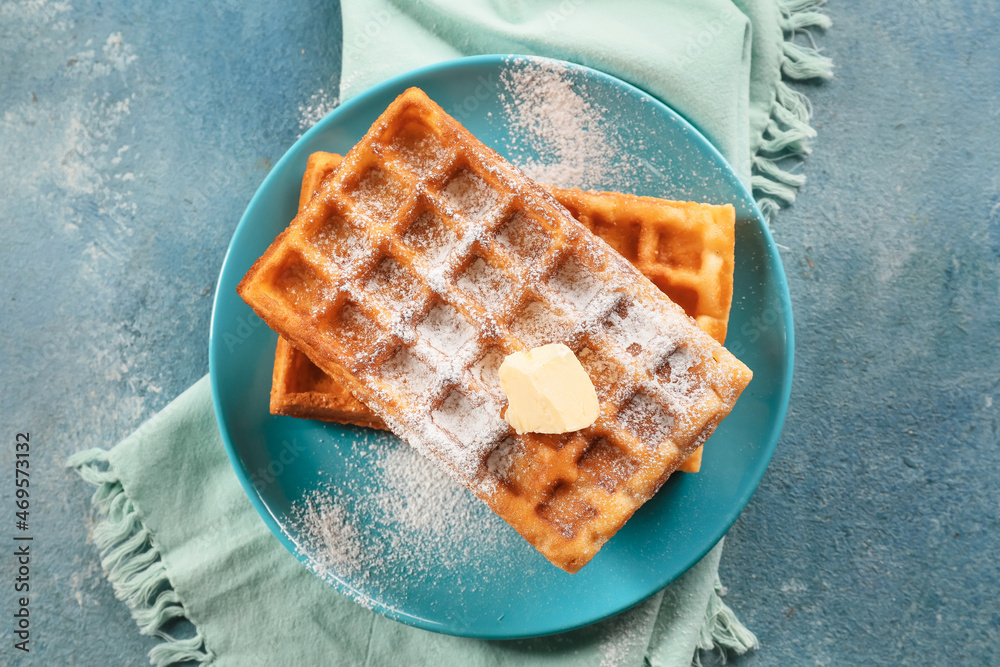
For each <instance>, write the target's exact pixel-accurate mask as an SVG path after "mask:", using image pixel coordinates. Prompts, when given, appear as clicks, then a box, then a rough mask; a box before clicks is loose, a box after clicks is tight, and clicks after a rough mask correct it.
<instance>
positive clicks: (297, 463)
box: [209, 55, 793, 638]
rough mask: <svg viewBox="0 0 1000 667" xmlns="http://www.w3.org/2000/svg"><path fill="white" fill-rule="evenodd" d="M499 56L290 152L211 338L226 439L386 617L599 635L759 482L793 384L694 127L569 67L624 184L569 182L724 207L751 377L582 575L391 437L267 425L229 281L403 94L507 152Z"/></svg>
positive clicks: (341, 582) (313, 562) (365, 98)
mask: <svg viewBox="0 0 1000 667" xmlns="http://www.w3.org/2000/svg"><path fill="white" fill-rule="evenodd" d="M511 59H512V57H511V56H498V55H493V56H479V57H473V58H463V59H459V60H454V61H450V62H446V63H441V64H439V65H434V66H432V67H428V68H424V69H421V70H417V71H415V72H411V73H409V74H405V75H403V76H399V77H396V78H394V79H392V80H389V81H386V82H385V83H382V84H380V85H378V86H376V87H374V88H372V89H370V90H368V91H367V92H365V93H364V94H361V95H358V96H357V97H355V98H354V99H351V100H350V101H348V102H346V103H344V104H343V105H341V106H340V107H338V108H337V109H336V110H334V111H333V112H331V113H330V114H329V115H328V116H326V118H324V119H323V120H322V121H320V122H319V123H317V124H316V126H315V127H313V128H312V129H310V130H309V131H308V132H307V133H306V134H305V135H303V136H302V138H301V139H299V140H298V141H297V142H295V145H293V146H292V147H291V149H290V150H289V151H288V152H287V153H286V154H285V155H284V157H282V158H281V160H280V161H278V163H277V164H276V165H275V166H274V169H272V170H271V173H270V174H268V176H267V178H265V179H264V182H263V184H261V186H260V189H259V190H257V193H256V194H255V195H254V197H253V199H252V200H251V201H250V205H249V206H248V207H247V210H246V212H245V213H244V215H243V219H242V220H240V223H239V226H238V227H237V229H236V233H235V234H234V235H233V239H232V242H231V243H230V245H229V250H228V252H227V254H226V258H225V262H224V264H223V266H222V271H221V274H220V276H219V284H218V289H217V291H216V295H215V304H214V310H213V313H212V329H211V334H210V340H209V346H210V350H209V360H210V367H211V378H212V395H213V398H214V401H215V411H216V416H217V417H218V421H219V427H220V429H221V431H222V438H223V441H224V442H225V445H226V449H227V451H228V453H229V458H230V460H231V461H232V464H233V468H234V469H235V471H236V475H237V477H238V478H239V480H240V482H241V483H242V484H243V487H244V488H245V489H246V492H247V495H248V496H249V497H250V500H251V501H252V502H253V505H254V507H256V508H257V511H258V512H260V515H261V517H263V519H264V521H265V522H266V523H267V525H268V526H269V527H270V529H271V531H272V532H273V533H274V535H275V536H276V537H277V538H278V540H280V541H281V543H282V544H284V545H285V547H287V548H288V549H289V551H291V552H292V553H293V554H295V556H296V557H297V558H299V560H300V561H302V562H303V563H305V564H306V565H307V566H308V567H310V568H311V569H312V570H313V571H314V572H316V573H317V574H319V575H320V576H322V577H323V578H324V579H325V580H327V581H328V582H329V583H330V584H331V585H332V586H333V587H334V588H336V589H337V590H339V591H340V592H342V593H345V594H347V595H349V596H351V597H353V598H354V599H356V600H358V601H360V602H361V603H363V604H365V605H366V606H368V607H370V608H372V609H374V610H375V611H377V612H379V613H382V614H384V615H386V616H388V617H389V618H393V619H395V620H398V621H401V622H403V623H407V624H410V625H414V626H417V627H420V628H424V629H427V630H432V631H435V632H442V633H447V634H452V635H460V636H468V637H483V638H515V637H530V636H539V635H545V634H551V633H556V632H562V631H565V630H570V629H573V628H577V627H580V626H583V625H586V624H588V623H593V622H594V621H598V620H600V619H602V618H605V617H608V616H611V615H612V614H616V613H618V612H620V611H623V610H625V609H627V608H629V607H631V606H632V605H635V604H636V603H638V602H640V601H641V600H643V599H645V598H646V597H648V596H649V595H652V594H653V593H655V592H657V591H659V590H660V589H661V588H663V587H664V586H666V585H667V584H668V583H670V582H671V581H673V580H674V579H675V578H676V577H677V576H679V575H680V574H682V573H683V572H685V571H686V570H687V569H688V568H689V567H691V566H692V565H693V564H694V563H696V562H697V561H698V560H699V559H700V558H701V557H702V556H704V555H705V554H706V553H707V552H708V551H709V549H711V548H712V546H713V545H714V544H715V543H716V542H718V541H719V539H720V538H721V537H722V536H723V535H724V534H725V532H726V530H727V529H728V528H729V526H730V525H732V523H733V522H734V521H735V520H736V517H737V516H739V514H740V512H741V511H742V510H743V507H744V506H745V505H746V504H747V501H748V500H749V499H750V496H751V494H752V493H753V492H754V489H755V488H756V487H757V484H758V482H759V481H760V479H761V476H762V475H763V474H764V470H765V468H766V467H767V464H768V461H769V460H770V458H771V453H772V452H773V451H774V447H775V443H776V442H777V440H778V435H779V433H780V431H781V425H782V422H783V421H784V418H785V411H786V408H787V406H788V397H789V391H790V387H791V379H792V356H793V337H792V311H791V304H790V301H789V295H788V287H787V284H786V281H785V274H784V271H783V270H782V266H781V260H780V259H779V257H778V252H777V250H776V248H775V245H774V241H773V239H772V238H771V234H770V232H769V231H768V228H767V225H766V223H765V222H764V219H763V218H762V217H761V214H760V211H759V210H758V209H757V206H756V205H755V204H754V202H753V198H752V197H751V195H750V193H749V192H748V191H747V189H746V187H745V186H744V185H743V184H742V183H741V182H740V180H739V179H738V178H737V176H736V174H735V173H734V172H733V169H732V168H731V167H730V166H729V165H728V164H727V163H726V161H725V160H724V159H723V158H722V156H721V155H720V154H719V153H718V152H717V151H716V150H715V148H713V147H712V145H711V144H710V143H709V142H708V141H707V140H706V139H705V138H704V137H703V136H702V135H701V134H700V133H699V132H698V131H697V130H695V129H694V128H693V127H692V126H691V125H690V124H689V123H687V122H686V121H685V120H684V119H683V118H681V117H680V116H679V115H678V114H677V113H675V112H674V111H672V110H671V109H669V108H668V107H666V106H664V105H663V104H661V103H660V102H658V101H657V100H655V99H653V98H652V97H650V96H649V95H647V94H646V93H644V92H643V91H641V90H639V89H638V88H635V87H634V86H631V85H629V84H628V83H625V82H623V81H621V80H619V79H616V78H614V77H612V76H609V75H607V74H604V73H601V72H598V71H595V70H592V69H588V68H586V67H582V66H579V65H572V64H569V63H563V64H562V65H564V66H565V67H566V68H567V69H566V71H565V75H564V76H565V77H567V78H568V79H569V80H570V81H571V82H572V85H573V90H574V91H575V92H576V93H577V94H578V95H580V96H582V97H583V98H584V99H586V100H587V101H588V102H589V103H590V105H591V108H592V109H599V110H603V113H604V116H605V118H604V123H603V124H602V126H601V131H603V132H604V133H605V134H606V135H607V136H609V137H611V140H613V141H614V142H615V143H616V145H619V146H625V147H627V150H628V155H623V156H622V160H621V165H622V169H621V171H620V172H616V174H615V175H614V176H611V177H606V178H604V179H603V180H602V179H598V180H597V182H588V183H581V184H580V185H582V186H586V187H591V188H598V189H602V188H603V189H607V190H616V189H617V190H623V191H631V192H634V193H636V194H640V195H655V196H657V197H665V198H668V199H683V200H697V201H706V202H713V203H724V202H730V203H732V204H734V205H735V207H736V217H737V223H736V274H735V281H734V283H735V294H734V298H733V308H732V313H731V316H730V325H729V337H728V339H727V341H726V343H727V347H728V348H729V349H730V350H731V351H732V352H733V353H735V354H736V355H737V356H738V357H739V358H740V359H742V360H743V361H744V362H745V363H746V364H747V365H748V366H749V367H750V368H751V369H752V370H753V372H754V378H753V381H752V382H751V383H750V386H749V387H748V388H747V389H746V391H744V393H743V395H742V397H741V398H740V400H739V402H738V403H737V405H736V408H735V409H734V410H733V412H732V414H731V415H730V416H729V417H728V418H727V419H726V420H725V421H724V422H723V423H722V425H721V426H720V427H719V428H718V429H717V430H716V432H715V434H714V435H713V436H712V438H711V439H710V440H709V442H708V443H707V445H706V448H705V452H706V453H705V459H704V466H703V469H702V472H701V473H699V474H697V475H687V474H678V475H674V476H673V477H671V478H670V479H669V480H668V481H667V483H666V484H665V485H664V486H663V488H662V489H661V490H660V492H659V493H658V494H657V495H656V496H655V497H654V498H653V499H652V500H650V501H649V502H648V503H646V504H645V505H644V506H643V507H642V508H641V509H640V510H639V511H638V512H636V513H635V516H633V518H632V519H631V520H630V521H629V522H628V523H627V524H626V525H625V527H624V528H622V530H621V531H619V533H618V534H617V535H616V536H615V537H614V538H613V539H611V540H610V541H609V542H608V543H607V544H606V545H605V546H604V548H603V549H602V550H601V551H600V553H599V554H598V555H597V556H596V557H595V558H594V559H593V561H591V563H590V564H589V565H587V566H586V567H585V568H584V569H583V570H581V571H580V572H579V573H578V574H576V575H569V574H566V573H565V572H563V571H562V570H559V569H558V568H556V567H555V566H552V565H550V564H549V563H548V562H547V561H546V560H545V559H544V558H543V557H542V556H541V555H539V554H538V553H537V552H536V551H535V550H534V549H533V548H532V547H531V546H530V545H528V544H527V543H526V542H524V541H523V540H522V539H520V537H518V536H517V534H516V533H514V532H513V530H512V529H510V528H509V526H507V525H506V524H505V523H503V522H502V521H501V520H500V519H498V518H497V517H495V515H493V514H492V513H491V512H489V510H487V509H486V508H485V506H483V505H482V504H481V503H478V501H474V499H472V498H471V496H470V495H467V492H465V491H464V490H461V489H458V488H457V487H451V486H449V485H448V483H444V484H437V483H434V484H430V483H425V482H422V481H420V479H415V478H411V479H410V480H409V481H407V480H406V479H405V474H403V473H407V471H412V470H416V469H417V468H419V467H420V461H418V460H415V459H414V458H413V457H414V456H415V455H411V454H410V453H409V449H408V448H407V447H406V445H405V444H403V443H401V442H400V441H398V440H397V439H395V438H393V437H392V436H389V435H382V434H376V433H374V432H371V431H366V430H365V429H356V428H352V427H342V426H336V425H331V424H324V423H321V422H313V421H307V420H299V419H293V418H289V417H274V416H272V415H270V414H269V413H268V396H269V391H270V386H271V370H272V364H273V355H274V346H275V341H276V335H275V334H274V333H273V332H272V331H271V330H270V329H268V328H267V327H266V326H264V325H263V323H262V322H261V320H260V319H259V318H257V316H256V315H255V314H254V313H253V312H252V311H251V310H250V308H249V307H248V306H246V305H245V304H244V303H243V301H242V300H241V299H240V298H239V296H238V295H237V294H236V285H237V284H238V283H239V281H240V279H241V278H242V277H243V275H244V273H245V272H246V271H247V270H248V269H249V268H250V266H251V265H252V264H253V262H254V260H256V259H257V257H258V256H260V255H261V254H262V253H263V252H264V250H265V249H266V248H267V246H268V245H269V244H270V243H271V241H272V240H274V237H275V236H276V235H277V234H278V233H279V232H280V231H281V230H282V229H283V228H284V227H285V226H286V225H287V224H288V221H289V220H291V219H292V218H293V217H294V215H295V211H296V205H297V199H298V192H299V185H300V181H301V177H302V172H303V170H304V168H305V164H306V158H307V157H308V156H309V154H310V153H312V152H313V151H317V150H324V151H331V152H339V153H346V152H347V151H348V150H349V149H350V148H351V147H352V146H353V145H354V144H355V143H356V142H357V140H358V139H360V138H361V137H362V136H363V135H364V133H365V132H366V131H367V130H368V128H369V126H370V125H371V123H372V122H373V121H374V120H375V118H376V117H378V115H379V114H380V113H381V112H382V111H383V110H384V109H385V108H386V107H387V106H388V105H389V103H390V102H391V101H392V100H393V99H394V98H395V97H396V96H397V95H398V94H399V93H401V92H402V91H403V90H404V89H406V88H408V87H410V86H419V87H420V88H422V89H423V90H424V91H426V92H427V94H428V95H430V97H431V98H432V99H434V100H435V101H437V102H438V103H439V104H440V105H441V106H442V107H444V108H445V110H446V111H448V112H449V113H452V114H453V115H456V116H457V117H458V118H459V120H460V121H461V122H462V123H463V124H464V125H465V126H466V127H468V128H469V130H471V131H472V133H473V134H475V135H476V136H477V137H479V139H481V140H482V141H484V142H485V143H486V144H487V145H489V146H491V147H493V148H494V149H496V150H497V151H498V152H499V153H501V154H503V155H505V156H506V155H509V154H510V152H511V149H510V148H509V144H510V142H511V135H510V134H509V132H508V130H509V128H508V126H507V122H506V120H505V113H504V108H503V104H502V102H501V99H500V96H499V95H498V94H497V88H498V86H499V85H500V83H499V82H501V81H502V79H501V73H502V72H504V71H505V68H508V67H510V66H511ZM536 62H543V61H537V60H536ZM549 62H550V64H551V61H549ZM524 157H525V154H524V153H521V154H520V158H521V159H524ZM529 157H530V156H529ZM407 457H410V458H409V459H408V458H407ZM438 481H440V480H438ZM407 485H409V487H408V486H407ZM429 489H430V491H429ZM317 493H319V494H323V495H322V497H324V498H327V500H329V501H332V502H330V503H329V504H328V506H327V507H326V509H327V515H326V516H327V520H328V521H329V520H331V517H332V518H333V519H336V521H334V522H333V523H331V524H330V525H332V526H334V527H335V528H337V530H338V531H339V532H337V533H336V535H335V538H336V539H334V540H333V542H334V543H335V544H336V545H337V549H339V550H340V551H339V552H336V553H324V552H322V550H319V551H317V549H316V548H315V547H316V540H315V539H311V538H310V535H312V534H311V533H309V531H308V524H307V522H305V521H304V518H303V517H304V515H303V514H302V513H301V512H299V511H298V510H297V508H301V507H302V506H303V505H304V504H305V503H307V501H309V500H310V499H312V500H313V501H316V500H317V499H318V498H320V497H321V496H317ZM428 494H430V495H428ZM435 494H436V495H435ZM407 503H409V504H407ZM420 503H424V505H423V506H421V505H420ZM314 504H315V503H314ZM312 537H315V535H312ZM334 551H336V549H335V550H334Z"/></svg>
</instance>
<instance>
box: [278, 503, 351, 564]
mask: <svg viewBox="0 0 1000 667" xmlns="http://www.w3.org/2000/svg"><path fill="white" fill-rule="evenodd" d="M291 518H292V521H293V523H294V524H295V525H296V527H297V529H298V530H297V532H298V534H300V535H302V536H303V537H302V538H301V539H302V542H301V543H299V544H296V546H297V547H298V548H299V549H300V550H302V551H305V552H308V553H309V554H310V555H311V556H312V562H313V566H314V568H315V571H316V574H318V575H320V576H321V577H326V576H329V575H332V574H337V573H343V574H352V575H353V574H357V573H358V572H359V571H360V570H361V569H362V567H363V563H364V561H363V559H362V555H363V548H362V546H361V537H360V534H359V533H358V529H357V528H356V527H355V526H354V525H353V524H352V523H351V522H350V521H348V517H347V513H346V511H345V510H344V508H343V507H342V506H341V505H340V504H338V503H337V502H336V501H335V500H334V499H333V498H332V497H331V496H330V495H329V494H327V493H322V492H319V491H313V492H312V493H311V494H310V495H309V496H307V497H306V499H305V501H304V502H303V503H302V504H300V505H296V506H294V507H293V509H292V513H291Z"/></svg>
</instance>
